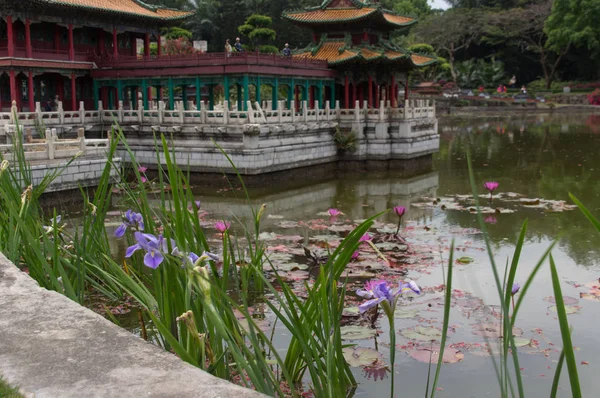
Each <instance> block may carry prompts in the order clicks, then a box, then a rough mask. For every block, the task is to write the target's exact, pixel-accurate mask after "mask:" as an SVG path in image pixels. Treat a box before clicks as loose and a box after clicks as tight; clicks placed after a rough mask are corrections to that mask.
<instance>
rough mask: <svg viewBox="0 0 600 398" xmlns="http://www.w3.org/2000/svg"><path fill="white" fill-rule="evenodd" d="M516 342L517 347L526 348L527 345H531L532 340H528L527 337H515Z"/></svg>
mask: <svg viewBox="0 0 600 398" xmlns="http://www.w3.org/2000/svg"><path fill="white" fill-rule="evenodd" d="M514 340H515V346H516V347H525V346H526V345H530V344H531V339H527V338H525V337H515V338H514Z"/></svg>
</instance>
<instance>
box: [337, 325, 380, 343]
mask: <svg viewBox="0 0 600 398" xmlns="http://www.w3.org/2000/svg"><path fill="white" fill-rule="evenodd" d="M376 333H377V332H376V331H375V329H371V328H368V327H365V326H357V325H350V326H342V327H341V328H340V334H341V336H342V339H343V340H365V339H370V338H372V337H375V334H376Z"/></svg>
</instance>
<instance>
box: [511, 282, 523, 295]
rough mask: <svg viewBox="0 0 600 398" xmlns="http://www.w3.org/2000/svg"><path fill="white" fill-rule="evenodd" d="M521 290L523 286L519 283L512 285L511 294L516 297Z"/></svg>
mask: <svg viewBox="0 0 600 398" xmlns="http://www.w3.org/2000/svg"><path fill="white" fill-rule="evenodd" d="M520 289H521V285H519V284H518V283H515V284H513V285H512V289H511V291H510V293H511V294H512V295H513V296H514V295H515V294H517V293H518V292H519V290H520Z"/></svg>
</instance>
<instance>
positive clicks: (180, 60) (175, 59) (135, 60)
mask: <svg viewBox="0 0 600 398" xmlns="http://www.w3.org/2000/svg"><path fill="white" fill-rule="evenodd" d="M91 59H92V60H93V62H95V63H96V65H98V66H99V67H112V68H115V67H117V68H157V67H159V68H160V67H163V68H164V67H189V66H211V65H264V66H282V67H286V66H287V67H295V68H298V67H305V68H310V69H315V68H318V69H327V61H320V60H319V61H315V60H310V59H297V58H291V57H286V56H283V55H278V54H260V53H254V52H244V53H238V54H236V53H232V54H229V55H227V54H226V53H196V54H190V55H161V56H160V57H159V56H141V55H140V56H131V55H119V56H116V57H115V56H113V55H111V54H103V55H98V54H95V55H93V56H92V58H91Z"/></svg>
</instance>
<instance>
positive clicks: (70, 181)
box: [31, 158, 121, 192]
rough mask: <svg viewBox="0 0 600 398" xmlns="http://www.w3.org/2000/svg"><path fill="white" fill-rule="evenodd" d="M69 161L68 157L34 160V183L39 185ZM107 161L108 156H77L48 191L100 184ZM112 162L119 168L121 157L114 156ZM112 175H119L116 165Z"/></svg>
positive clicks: (32, 170)
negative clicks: (42, 160)
mask: <svg viewBox="0 0 600 398" xmlns="http://www.w3.org/2000/svg"><path fill="white" fill-rule="evenodd" d="M67 162H68V160H66V159H61V160H51V161H44V162H32V163H31V173H32V179H33V181H32V183H33V185H34V186H37V185H39V184H40V182H41V181H42V179H43V178H44V177H45V176H46V175H49V174H51V173H54V172H56V171H58V170H60V169H62V168H64V167H65V165H66V164H67ZM107 162H108V160H107V159H106V158H95V159H94V158H92V159H89V158H77V159H75V160H74V161H73V162H71V164H69V165H68V166H67V167H66V168H65V169H64V170H63V171H62V173H61V174H60V175H59V176H58V177H56V179H54V181H53V182H52V184H50V186H49V187H48V189H47V190H46V192H59V191H67V190H70V189H77V188H79V186H82V187H95V186H97V185H98V181H100V177H101V176H102V173H103V172H104V168H105V166H106V163H107ZM112 162H113V164H114V165H115V167H116V168H117V169H118V168H119V167H120V165H121V158H114V159H113V160H112ZM111 176H112V177H113V178H115V177H116V176H117V170H116V169H115V168H114V167H113V168H112V169H111Z"/></svg>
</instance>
